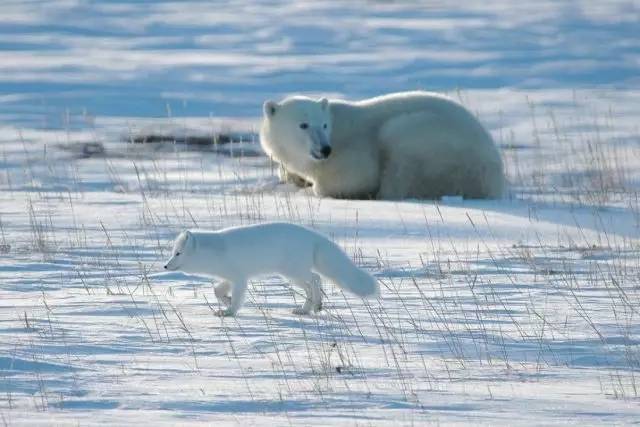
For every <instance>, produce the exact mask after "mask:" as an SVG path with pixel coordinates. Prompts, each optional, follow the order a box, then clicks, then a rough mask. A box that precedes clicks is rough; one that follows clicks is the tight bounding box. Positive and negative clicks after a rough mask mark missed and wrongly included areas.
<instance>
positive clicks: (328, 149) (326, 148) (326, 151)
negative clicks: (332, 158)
mask: <svg viewBox="0 0 640 427" xmlns="http://www.w3.org/2000/svg"><path fill="white" fill-rule="evenodd" d="M320 152H321V153H322V155H323V156H324V157H329V154H331V147H329V146H328V145H325V146H324V147H322V148H321V149H320Z"/></svg>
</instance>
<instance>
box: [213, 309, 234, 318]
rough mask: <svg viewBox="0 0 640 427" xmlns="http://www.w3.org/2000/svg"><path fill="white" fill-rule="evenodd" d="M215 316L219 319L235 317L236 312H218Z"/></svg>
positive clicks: (227, 310)
mask: <svg viewBox="0 0 640 427" xmlns="http://www.w3.org/2000/svg"><path fill="white" fill-rule="evenodd" d="M214 314H215V315H216V316H218V317H233V316H235V315H236V313H235V311H232V310H229V309H226V310H216V311H215V312H214Z"/></svg>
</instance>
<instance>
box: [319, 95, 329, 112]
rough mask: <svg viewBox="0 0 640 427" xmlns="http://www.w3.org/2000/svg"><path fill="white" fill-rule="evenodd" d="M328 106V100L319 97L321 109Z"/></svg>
mask: <svg viewBox="0 0 640 427" xmlns="http://www.w3.org/2000/svg"><path fill="white" fill-rule="evenodd" d="M328 106H329V100H328V99H327V98H320V107H322V109H323V110H326V109H327V107H328Z"/></svg>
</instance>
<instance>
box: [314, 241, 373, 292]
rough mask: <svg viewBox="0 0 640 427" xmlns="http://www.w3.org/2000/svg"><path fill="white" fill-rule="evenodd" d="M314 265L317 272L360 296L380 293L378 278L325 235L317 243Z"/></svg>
mask: <svg viewBox="0 0 640 427" xmlns="http://www.w3.org/2000/svg"><path fill="white" fill-rule="evenodd" d="M314 267H315V270H316V272H317V273H320V274H321V275H322V276H324V277H326V278H327V279H330V280H331V281H333V282H335V284H337V285H338V286H340V287H341V288H342V289H344V290H346V291H349V292H351V293H353V294H356V295H358V296H359V297H375V296H378V294H379V293H380V289H379V286H378V282H377V281H376V279H375V278H374V277H373V276H371V275H370V274H369V273H367V272H366V271H364V270H361V269H359V268H358V267H356V265H355V264H354V263H353V261H351V258H349V256H348V255H347V254H346V253H344V251H343V250H342V249H341V248H340V247H339V246H338V245H336V244H335V243H333V242H332V241H330V240H327V239H326V238H324V237H322V238H321V239H319V241H318V243H317V244H316V249H315V254H314Z"/></svg>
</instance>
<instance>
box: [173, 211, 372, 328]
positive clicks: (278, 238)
mask: <svg viewBox="0 0 640 427" xmlns="http://www.w3.org/2000/svg"><path fill="white" fill-rule="evenodd" d="M165 269H167V270H180V271H184V272H186V273H193V274H202V275H205V276H213V277H219V278H222V279H223V280H224V281H223V282H222V283H219V284H218V285H217V286H216V287H215V293H216V296H217V297H218V299H219V300H220V302H222V303H223V304H225V305H227V306H228V307H227V309H226V310H221V311H220V312H219V313H218V314H219V315H222V316H233V315H235V314H236V312H237V311H238V309H240V307H241V306H242V303H243V301H244V296H245V292H246V289H247V282H248V280H249V279H250V278H252V277H254V276H260V275H264V274H279V275H281V276H283V277H286V278H288V279H289V280H291V282H292V283H293V284H295V285H297V286H299V287H301V288H302V289H304V290H305V292H306V297H307V298H306V301H305V303H304V305H303V306H302V307H299V308H297V309H296V310H294V313H296V314H308V313H310V312H311V311H312V310H313V311H318V310H320V309H321V307H322V290H321V288H320V277H319V276H318V274H319V275H321V276H322V277H325V278H327V279H329V280H331V281H333V282H334V283H336V284H337V285H338V286H340V287H341V288H342V289H345V290H347V291H349V292H351V293H354V294H356V295H358V296H360V297H367V296H374V295H377V294H378V292H379V290H378V283H377V282H376V280H375V279H374V278H373V277H372V276H371V275H370V274H368V273H366V272H364V271H363V270H361V269H359V268H358V267H356V266H355V265H354V264H353V262H352V261H351V259H350V258H349V257H348V256H347V255H346V254H345V253H344V252H343V251H342V249H340V247H339V246H338V245H336V244H335V243H333V242H332V241H331V240H329V239H327V238H326V237H324V236H322V235H321V234H318V233H316V232H315V231H312V230H309V229H308V228H305V227H301V226H298V225H294V224H289V223H267V224H257V225H251V226H247V227H234V228H226V229H223V230H219V231H202V230H190V231H185V232H183V233H181V234H180V235H179V236H178V237H177V238H176V241H175V243H174V247H173V252H172V254H171V258H170V259H169V261H167V264H166V265H165ZM316 273H317V274H316Z"/></svg>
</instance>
